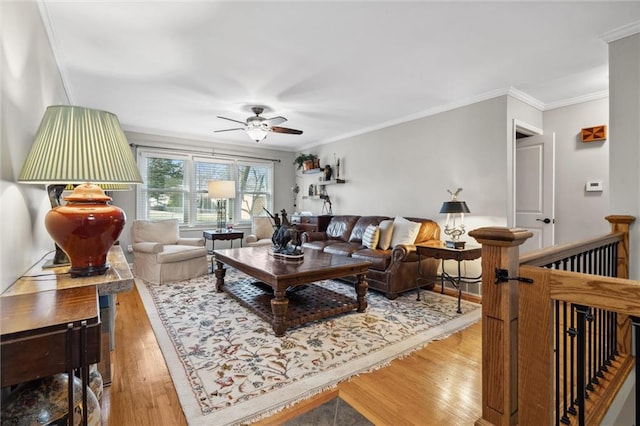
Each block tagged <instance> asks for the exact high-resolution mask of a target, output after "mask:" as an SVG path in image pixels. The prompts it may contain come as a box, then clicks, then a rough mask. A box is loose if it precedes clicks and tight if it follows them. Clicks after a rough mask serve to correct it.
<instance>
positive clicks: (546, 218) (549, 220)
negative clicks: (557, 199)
mask: <svg viewBox="0 0 640 426" xmlns="http://www.w3.org/2000/svg"><path fill="white" fill-rule="evenodd" d="M536 220H537V221H538V222H544V223H551V219H549V218H548V217H545V218H544V219H536Z"/></svg>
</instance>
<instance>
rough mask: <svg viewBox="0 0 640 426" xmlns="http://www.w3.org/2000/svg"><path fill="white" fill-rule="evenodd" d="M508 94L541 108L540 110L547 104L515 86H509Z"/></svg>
mask: <svg viewBox="0 0 640 426" xmlns="http://www.w3.org/2000/svg"><path fill="white" fill-rule="evenodd" d="M507 95H509V96H511V97H512V98H515V99H518V100H519V101H522V102H524V103H525V104H527V105H529V106H532V107H534V108H535V109H539V110H540V111H544V109H545V104H544V102H542V101H540V100H538V99H537V98H534V97H533V96H531V95H529V94H527V93H525V92H523V91H522V90H518V89H516V88H515V87H509V89H508V90H507Z"/></svg>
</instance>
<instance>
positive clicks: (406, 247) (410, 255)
mask: <svg viewBox="0 0 640 426" xmlns="http://www.w3.org/2000/svg"><path fill="white" fill-rule="evenodd" d="M391 260H392V261H393V262H411V261H418V253H417V251H416V246H415V245H413V244H398V245H397V246H395V247H394V248H393V251H392V252H391Z"/></svg>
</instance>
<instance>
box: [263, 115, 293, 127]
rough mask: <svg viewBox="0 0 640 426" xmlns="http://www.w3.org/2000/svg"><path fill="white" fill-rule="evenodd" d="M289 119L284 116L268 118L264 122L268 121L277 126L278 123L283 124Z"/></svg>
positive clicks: (270, 124)
mask: <svg viewBox="0 0 640 426" xmlns="http://www.w3.org/2000/svg"><path fill="white" fill-rule="evenodd" d="M285 121H287V119H286V118H284V117H282V116H278V117H273V118H267V119H265V120H264V121H263V123H267V124H268V125H269V126H277V125H278V124H282V123H284V122H285Z"/></svg>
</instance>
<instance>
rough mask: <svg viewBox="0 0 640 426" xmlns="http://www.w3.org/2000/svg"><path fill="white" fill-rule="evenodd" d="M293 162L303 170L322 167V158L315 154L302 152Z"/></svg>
mask: <svg viewBox="0 0 640 426" xmlns="http://www.w3.org/2000/svg"><path fill="white" fill-rule="evenodd" d="M293 164H295V165H296V167H297V168H298V169H302V170H303V171H307V170H311V169H317V168H319V167H320V159H319V158H318V156H317V155H315V154H302V153H301V154H300V155H298V156H297V157H296V158H295V159H294V160H293Z"/></svg>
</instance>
